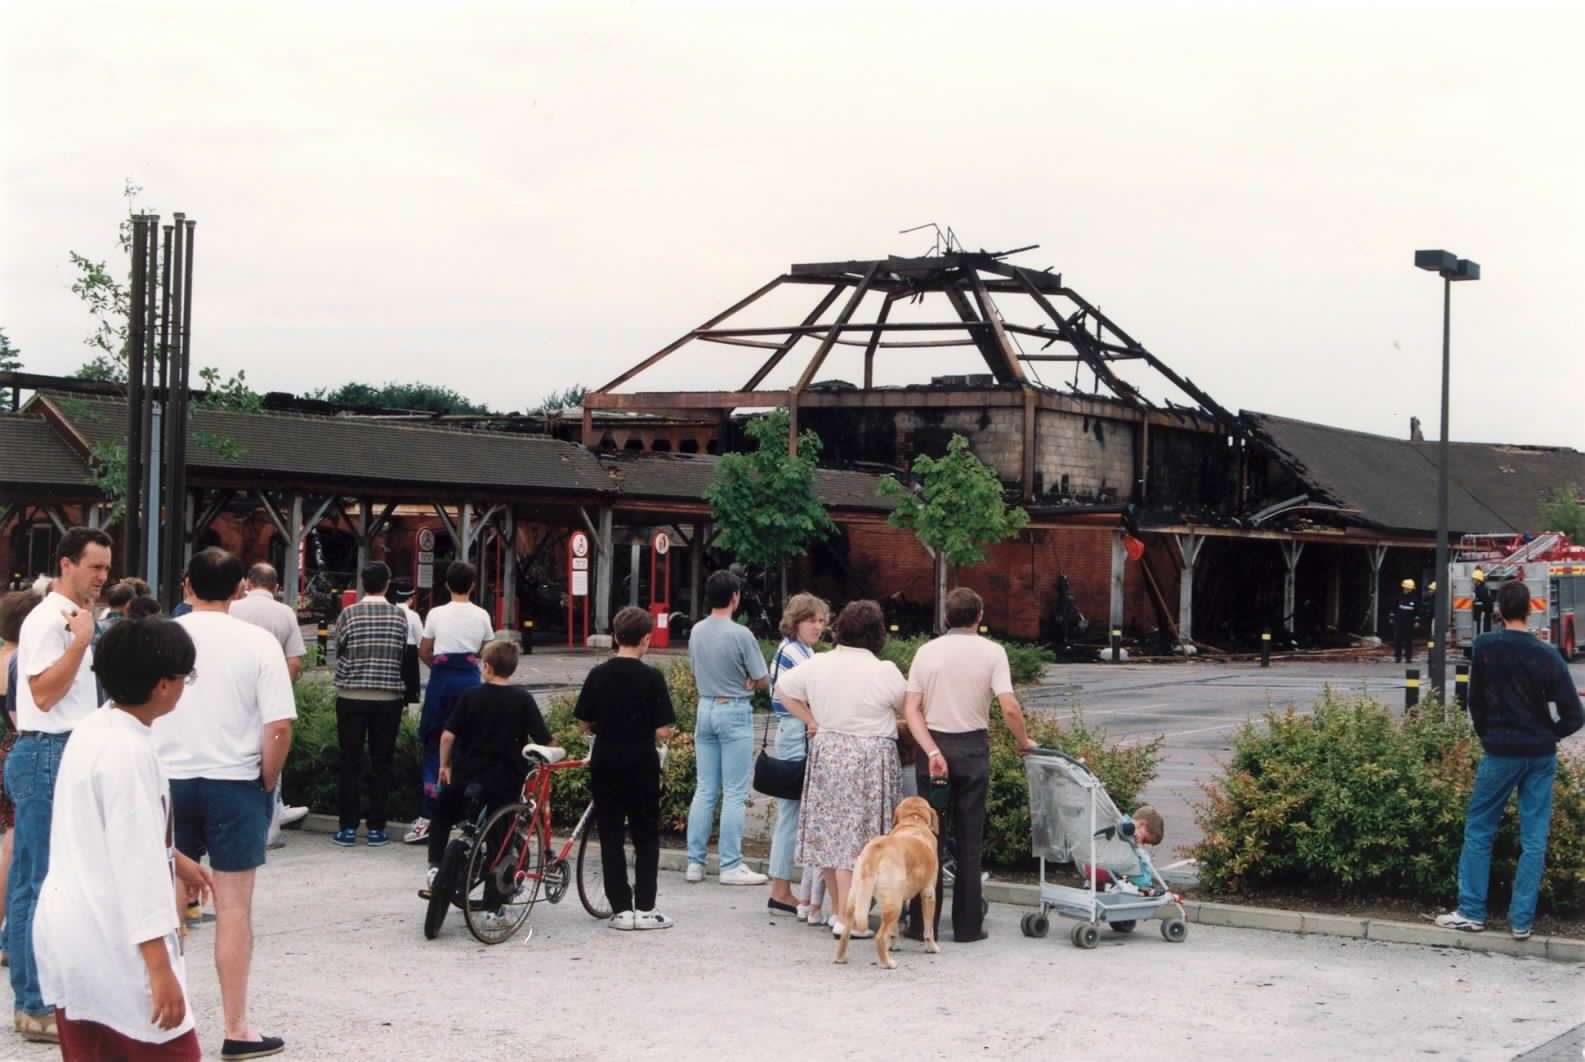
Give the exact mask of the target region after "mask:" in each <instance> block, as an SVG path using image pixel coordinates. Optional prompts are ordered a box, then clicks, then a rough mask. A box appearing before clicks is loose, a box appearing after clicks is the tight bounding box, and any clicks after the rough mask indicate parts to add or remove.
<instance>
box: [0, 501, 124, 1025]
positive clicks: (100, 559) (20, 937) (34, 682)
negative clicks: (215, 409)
mask: <svg viewBox="0 0 1585 1062" xmlns="http://www.w3.org/2000/svg"><path fill="white" fill-rule="evenodd" d="M56 566H57V567H56V572H57V578H56V580H55V584H54V587H53V589H52V590H51V591H50V593H49V594H48V595H46V596H45V598H44V600H43V601H42V602H40V604H39V605H38V607H36V608H35V609H34V610H33V611H32V612H31V613H29V614H28V618H27V619H26V620H25V621H23V623H22V634H21V640H20V641H18V642H17V652H16V661H17V684H16V711H17V719H16V723H17V740H16V745H15V746H13V747H12V749H11V753H10V755H9V756H7V757H6V764H5V788H6V793H7V794H9V795H10V797H11V800H12V802H13V803H14V804H15V805H16V839H15V842H14V846H13V848H12V854H11V872H10V876H9V877H8V878H7V882H6V895H7V897H8V899H9V904H8V907H7V910H6V915H7V920H6V952H7V954H8V955H9V957H10V961H11V991H12V992H13V993H14V994H15V996H16V1015H15V1024H16V1030H17V1032H19V1033H20V1034H21V1035H22V1036H23V1038H24V1039H28V1040H37V1041H44V1042H51V1043H53V1042H54V1041H55V1040H56V1038H57V1033H56V1022H55V1015H54V1012H53V1011H52V1010H51V1009H50V1008H49V1007H46V1006H45V1004H44V998H43V996H42V994H41V993H40V990H39V973H38V966H37V964H36V963H35V962H34V955H33V909H34V905H35V904H36V903H37V902H38V896H39V888H40V886H42V885H43V883H44V876H45V875H46V874H47V873H48V872H49V863H50V819H51V816H52V814H53V808H54V799H55V773H56V771H57V770H58V769H59V767H60V762H61V753H62V752H63V751H64V750H65V748H66V739H67V738H68V737H70V736H71V732H72V730H73V728H74V727H76V726H77V724H78V723H80V722H82V721H83V720H84V719H87V718H88V717H89V716H90V715H92V714H93V713H94V711H95V710H97V709H98V707H99V688H98V685H97V684H96V683H95V682H94V676H93V663H94V651H93V648H92V642H93V636H94V615H93V605H94V601H95V600H96V599H97V598H98V597H99V592H100V591H101V590H102V589H104V585H105V583H106V582H107V581H108V580H109V578H110V536H109V535H106V534H105V533H104V532H103V531H97V530H93V529H91V528H86V527H74V528H72V529H71V530H69V531H67V532H66V534H65V536H64V537H63V538H62V539H61V545H60V549H59V550H58V551H57V554H56Z"/></svg>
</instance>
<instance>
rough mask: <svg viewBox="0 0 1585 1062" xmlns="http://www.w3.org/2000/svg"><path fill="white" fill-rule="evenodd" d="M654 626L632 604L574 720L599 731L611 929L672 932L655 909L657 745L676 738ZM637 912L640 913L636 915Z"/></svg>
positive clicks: (597, 784) (594, 779)
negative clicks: (655, 662) (629, 841)
mask: <svg viewBox="0 0 1585 1062" xmlns="http://www.w3.org/2000/svg"><path fill="white" fill-rule="evenodd" d="M653 624H654V621H653V620H651V619H650V616H649V613H648V612H646V611H644V610H643V609H641V608H637V607H635V606H631V605H630V606H628V607H627V608H624V609H623V610H622V611H620V612H618V613H617V614H616V619H614V620H613V621H612V623H611V633H612V634H613V635H614V636H615V637H616V644H617V652H616V656H614V657H612V658H611V659H610V660H607V661H606V662H605V663H603V664H600V665H599V666H597V667H596V668H595V669H594V670H592V671H590V672H589V677H588V678H586V679H585V680H584V683H583V689H582V690H581V691H580V692H579V694H578V707H577V709H576V713H575V714H576V715H577V717H578V726H579V728H580V729H582V730H583V731H584V733H590V732H591V731H592V732H593V733H594V736H595V742H594V751H593V753H592V754H591V756H590V760H591V762H590V765H589V770H590V774H589V785H590V788H591V789H592V790H593V795H594V818H595V823H596V825H597V826H598V828H599V831H600V863H601V865H602V868H603V870H604V872H605V896H606V899H607V900H608V901H610V904H611V910H612V911H614V912H616V913H615V914H613V915H612V916H611V928H612V929H670V928H671V926H672V920H671V919H670V918H667V917H666V916H665V915H663V914H661V913H660V912H659V911H657V910H655V878H656V874H657V872H658V871H659V869H660V756H659V754H658V753H657V752H656V749H655V742H656V741H657V740H660V739H663V738H669V737H671V733H672V729H671V724H672V723H674V722H676V716H675V715H674V714H673V713H672V707H671V695H670V694H669V693H668V692H667V691H666V679H665V678H664V677H663V676H662V675H661V673H660V672H659V671H657V670H655V669H654V668H652V667H650V666H649V665H648V664H646V663H644V662H643V659H642V658H643V656H644V653H645V652H646V651H647V650H648V649H649V636H650V631H651V629H652V627H653ZM629 832H631V834H632V837H633V855H634V860H633V862H634V867H633V884H632V886H631V887H629V885H628V881H627V858H626V854H625V852H624V849H623V842H624V840H625V837H624V834H626V833H629ZM635 908H636V909H635Z"/></svg>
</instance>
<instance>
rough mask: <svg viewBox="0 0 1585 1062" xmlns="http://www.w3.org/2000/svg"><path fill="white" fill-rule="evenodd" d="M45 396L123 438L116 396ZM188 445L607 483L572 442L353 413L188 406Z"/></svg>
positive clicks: (298, 464)
mask: <svg viewBox="0 0 1585 1062" xmlns="http://www.w3.org/2000/svg"><path fill="white" fill-rule="evenodd" d="M46 398H47V400H48V401H49V402H51V403H52V404H53V405H54V406H55V407H56V408H57V409H59V410H60V411H61V414H62V416H63V417H64V418H65V419H66V421H67V422H68V423H69V424H70V425H71V426H72V428H73V429H74V430H75V431H77V432H78V433H79V434H80V435H81V436H82V437H83V438H84V440H85V441H87V443H88V444H89V445H90V446H92V445H95V444H97V443H99V442H101V441H111V440H119V439H124V438H125V437H126V408H127V407H126V403H125V402H124V401H122V400H117V399H104V398H87V397H83V396H80V395H71V396H65V395H48V396H46ZM188 447H189V449H188V456H189V463H190V464H191V465H192V466H194V467H196V468H212V469H226V468H234V469H247V470H250V471H257V472H261V473H272V474H279V475H290V476H302V477H305V478H314V479H326V480H329V479H336V480H367V481H372V482H399V483H412V484H448V485H459V486H482V487H493V488H499V489H507V490H510V489H520V490H521V489H527V490H536V491H567V492H576V491H600V492H609V491H610V490H611V481H610V477H609V476H608V475H607V474H606V472H605V470H604V469H603V468H601V467H600V462H599V461H597V460H595V458H594V455H593V454H591V453H590V452H589V451H588V450H585V449H584V448H583V447H581V446H578V445H576V444H574V443H569V442H562V441H561V440H559V439H548V438H538V437H532V436H524V435H513V434H507V433H498V432H481V431H464V430H453V429H447V428H438V427H433V426H430V425H423V426H419V425H414V424H409V423H402V424H393V423H389V422H383V421H378V420H370V419H360V418H353V417H318V416H302V415H297V414H288V413H234V412H229V411H225V410H215V409H206V408H204V407H202V406H194V407H193V410H192V425H191V435H190V439H189V442H188Z"/></svg>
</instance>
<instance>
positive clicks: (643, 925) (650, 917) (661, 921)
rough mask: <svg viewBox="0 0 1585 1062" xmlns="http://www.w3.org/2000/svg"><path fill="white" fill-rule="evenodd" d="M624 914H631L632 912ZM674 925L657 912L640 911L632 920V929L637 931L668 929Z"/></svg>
mask: <svg viewBox="0 0 1585 1062" xmlns="http://www.w3.org/2000/svg"><path fill="white" fill-rule="evenodd" d="M624 913H627V914H631V913H632V912H630V911H629V912H624ZM676 924H677V923H675V922H673V921H672V920H671V919H669V918H667V917H666V916H665V915H663V914H661V913H660V912H659V911H640V912H638V917H637V918H636V919H635V920H634V927H635V928H637V929H670V928H671V927H672V926H674V925H676Z"/></svg>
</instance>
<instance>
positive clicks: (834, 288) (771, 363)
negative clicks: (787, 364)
mask: <svg viewBox="0 0 1585 1062" xmlns="http://www.w3.org/2000/svg"><path fill="white" fill-rule="evenodd" d="M845 287H846V285H844V284H833V285H831V290H830V291H828V292H826V293H825V297H824V298H822V299H821V300H820V301H819V302H817V303H815V308H814V309H813V310H811V311H809V314H808V315H807V316H806V317H804V319H803V323H802V324H800V325H799V326H798V327H800V328H808V327H809V326H810V325H812V324H814V323H815V322H816V321H818V320H820V315H821V314H823V313H825V312H826V311H827V310H828V309H830V308H831V304H832V303H833V302H836V301H837V296H838V295H841V294H842V291H843V289H844V288H845ZM803 335H804V333H802V332H794V333H792V334H791V335H789V336H788V337H787V338H786V339H785V340H784V341H782V342H781V343H766V344H764V345H765V346H768V347H771V348H772V349H773V350H775V352H776V353H774V354H772V355H771V356H770V358H769V359H767V360H766V362H765V364H764V365H761V366H760V369H759V371H758V372H756V373H755V374H754V375H753V376H750V377H749V380H748V383H746V384H744V385H743V388H742V389H743V390H745V391H752V390H754V389H755V388H756V387H758V386H759V385H760V382H761V381H762V380H764V379H765V377H767V376H769V375H770V374H771V372H772V371H774V370H775V368H776V366H778V365H780V364H781V360H782V359H783V358H785V357H786V356H787V352H788V351H789V350H791V349H792V348H793V347H795V346H797V345H798V340H800V339H802V338H803ZM701 338H711V337H701ZM715 341H716V342H720V343H731V342H737V343H742V344H743V345H745V346H754V345H758V344H755V342H754V341H753V340H744V339H732V338H730V337H724V336H723V337H717V338H716V340H715Z"/></svg>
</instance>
